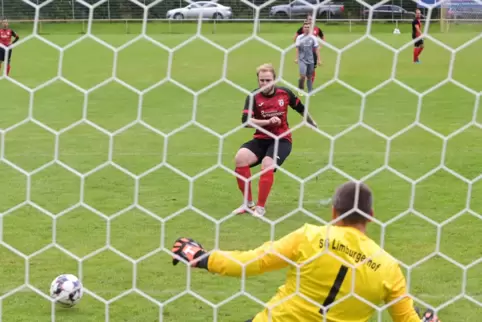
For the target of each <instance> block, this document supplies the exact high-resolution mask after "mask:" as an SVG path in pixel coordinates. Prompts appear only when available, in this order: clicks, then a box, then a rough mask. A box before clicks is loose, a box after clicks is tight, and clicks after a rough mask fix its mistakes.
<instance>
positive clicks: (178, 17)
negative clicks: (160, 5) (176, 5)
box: [173, 13, 184, 20]
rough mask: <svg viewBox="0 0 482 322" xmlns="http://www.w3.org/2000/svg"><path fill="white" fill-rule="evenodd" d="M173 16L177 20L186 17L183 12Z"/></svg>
mask: <svg viewBox="0 0 482 322" xmlns="http://www.w3.org/2000/svg"><path fill="white" fill-rule="evenodd" d="M173 18H174V19H176V20H181V19H184V16H183V15H182V13H176V14H175V15H174V17H173Z"/></svg>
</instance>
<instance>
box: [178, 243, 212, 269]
mask: <svg viewBox="0 0 482 322" xmlns="http://www.w3.org/2000/svg"><path fill="white" fill-rule="evenodd" d="M171 251H172V252H173V253H174V254H176V255H177V256H178V257H180V258H182V259H184V260H186V261H187V262H189V263H191V266H193V267H200V268H207V257H205V258H204V259H203V260H201V261H199V260H198V261H196V259H197V258H198V257H200V256H202V255H204V254H206V251H205V250H204V248H203V247H202V245H201V244H199V243H197V242H195V241H194V240H192V239H191V238H184V237H182V238H178V239H177V240H176V241H175V242H174V246H172V250H171ZM179 261H180V260H179V259H178V258H176V256H175V257H173V259H172V265H174V266H176V265H177V264H178V263H179Z"/></svg>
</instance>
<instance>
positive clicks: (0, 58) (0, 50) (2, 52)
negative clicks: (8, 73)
mask: <svg viewBox="0 0 482 322" xmlns="http://www.w3.org/2000/svg"><path fill="white" fill-rule="evenodd" d="M7 55H8V57H5V56H7ZM5 58H8V59H7V60H8V62H7V63H8V64H10V60H11V59H12V49H10V50H9V51H8V54H7V52H6V50H5V48H0V62H4V61H5V60H6V59H5Z"/></svg>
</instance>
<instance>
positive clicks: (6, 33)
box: [0, 29, 19, 47]
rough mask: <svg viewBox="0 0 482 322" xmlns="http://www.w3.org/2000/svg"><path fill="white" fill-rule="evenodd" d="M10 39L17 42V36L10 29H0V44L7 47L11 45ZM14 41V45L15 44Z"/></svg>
mask: <svg viewBox="0 0 482 322" xmlns="http://www.w3.org/2000/svg"><path fill="white" fill-rule="evenodd" d="M12 37H13V38H15V41H17V40H18V38H19V37H18V35H17V33H16V32H15V31H13V30H12V29H0V43H1V44H3V45H4V46H6V47H8V46H10V45H11V44H12ZM15 41H14V43H15Z"/></svg>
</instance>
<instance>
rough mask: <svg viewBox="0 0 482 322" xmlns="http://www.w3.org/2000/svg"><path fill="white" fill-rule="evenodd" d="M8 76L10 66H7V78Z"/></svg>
mask: <svg viewBox="0 0 482 322" xmlns="http://www.w3.org/2000/svg"><path fill="white" fill-rule="evenodd" d="M8 74H10V65H7V76H8Z"/></svg>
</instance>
